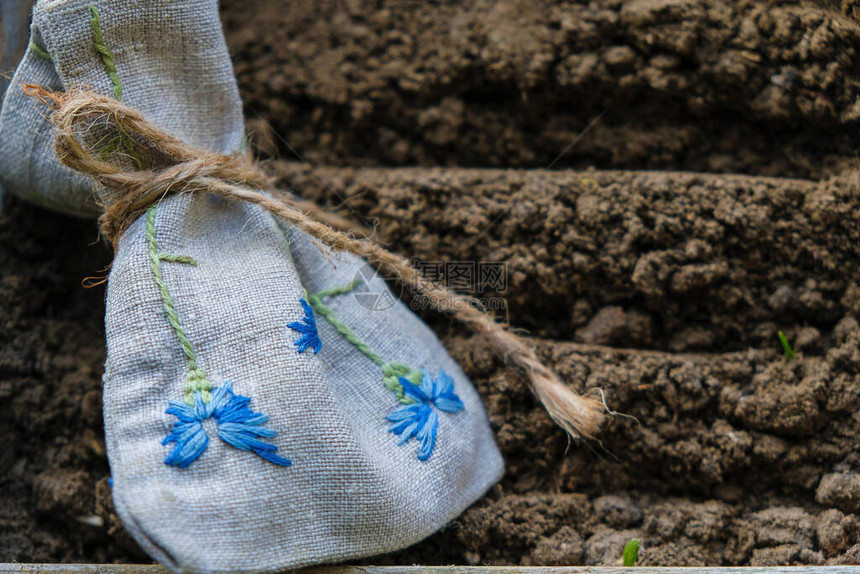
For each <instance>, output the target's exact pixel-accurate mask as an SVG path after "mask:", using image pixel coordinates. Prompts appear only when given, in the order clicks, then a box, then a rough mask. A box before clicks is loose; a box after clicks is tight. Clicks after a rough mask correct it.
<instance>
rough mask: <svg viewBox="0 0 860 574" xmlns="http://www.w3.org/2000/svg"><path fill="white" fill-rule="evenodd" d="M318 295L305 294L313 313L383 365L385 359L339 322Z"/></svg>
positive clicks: (368, 356) (369, 357) (370, 357)
mask: <svg viewBox="0 0 860 574" xmlns="http://www.w3.org/2000/svg"><path fill="white" fill-rule="evenodd" d="M346 292H347V291H344V293H346ZM323 293H325V292H323ZM320 295H321V294H316V295H311V294H306V297H307V300H308V303H310V304H311V307H313V310H314V313H316V314H317V315H320V316H321V317H322V318H323V319H325V320H326V321H328V322H329V323H331V326H332V327H334V328H335V329H337V331H338V333H340V334H341V335H343V336H344V338H345V339H346V340H347V341H349V342H350V343H352V344H353V346H355V348H357V349H358V350H359V351H361V352H362V353H364V355H365V356H366V357H367V358H368V359H370V360H371V361H373V362H374V363H376V364H377V365H379V366H382V365H384V364H385V361H383V360H382V357H380V356H379V355H377V354H376V353H374V352H373V351H372V350H370V347H368V346H367V344H366V343H365V342H364V341H362V340H361V339H359V338H358V335H356V334H355V333H354V332H353V330H352V329H350V328H349V327H347V326H346V325H345V324H344V323H343V322H341V321H340V319H338V318H337V316H336V315H335V314H334V311H332V310H331V308H330V307H329V306H328V305H326V304H325V303H323V302H322V299H321V297H320Z"/></svg>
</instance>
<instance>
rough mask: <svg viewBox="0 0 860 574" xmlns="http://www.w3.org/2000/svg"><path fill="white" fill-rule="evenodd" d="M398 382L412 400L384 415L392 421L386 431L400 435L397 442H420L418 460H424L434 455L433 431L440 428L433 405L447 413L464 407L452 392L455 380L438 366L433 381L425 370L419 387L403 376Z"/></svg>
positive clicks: (434, 436)
mask: <svg viewBox="0 0 860 574" xmlns="http://www.w3.org/2000/svg"><path fill="white" fill-rule="evenodd" d="M400 384H401V385H403V392H404V395H406V396H408V397H409V398H411V399H412V400H413V401H415V402H414V403H413V404H411V405H404V406H402V407H400V408H398V409H397V410H396V411H394V412H393V413H391V414H390V415H388V416H387V417H385V418H386V419H387V420H388V421H389V422H390V423H391V428H390V429H388V430H389V432H393V433H394V434H396V435H398V436H400V442H399V443H397V444H398V445H402V444H404V443H405V442H407V441H408V440H409V439H411V438H415V440H417V441H419V442H421V448H420V449H419V450H418V460H427V459H428V458H430V455H431V454H433V447H434V445H435V444H436V430H437V428H438V427H439V415H437V414H436V411H435V410H433V407H436V409H438V410H440V411H443V412H446V413H455V412H457V411H462V410H463V409H465V408H466V407H465V406H464V405H463V401H461V400H460V397H458V396H457V395H456V394H455V393H454V379H453V378H451V376H450V375H448V374H447V373H446V372H445V371H443V370H441V369H440V370H439V376H438V377H437V378H436V380H435V381H434V380H433V378H432V377H431V376H430V373H429V372H427V371H426V370H424V375H423V376H422V377H421V386H420V387H419V386H417V385H414V384H412V382H410V381H409V379H407V378H406V377H400Z"/></svg>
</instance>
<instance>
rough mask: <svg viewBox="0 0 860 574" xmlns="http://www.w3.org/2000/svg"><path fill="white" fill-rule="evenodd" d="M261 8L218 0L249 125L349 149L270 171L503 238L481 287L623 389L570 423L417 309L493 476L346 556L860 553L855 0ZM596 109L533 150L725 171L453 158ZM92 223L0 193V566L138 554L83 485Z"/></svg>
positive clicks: (836, 558)
mask: <svg viewBox="0 0 860 574" xmlns="http://www.w3.org/2000/svg"><path fill="white" fill-rule="evenodd" d="M269 4H270V3H268V2H263V1H262V0H248V1H245V2H237V1H235V0H225V1H224V2H223V6H224V11H225V12H224V13H225V21H226V24H227V29H228V37H229V42H230V44H231V48H232V50H233V53H234V56H235V58H236V67H237V71H238V74H239V78H240V81H241V84H242V90H243V96H244V97H245V99H246V102H247V111H248V116H249V118H250V120H251V123H252V124H253V125H254V126H255V129H256V130H257V132H258V134H257V136H256V137H257V143H258V145H259V146H260V147H262V148H263V149H265V150H268V151H269V152H270V153H271V154H273V155H277V154H281V155H284V156H287V155H288V154H289V157H293V156H292V152H291V151H290V149H289V148H293V149H295V150H296V151H297V152H298V153H299V154H301V155H302V156H303V157H305V158H308V159H309V160H311V161H313V162H317V163H324V164H344V165H351V166H353V167H351V168H342V169H341V168H316V169H314V168H311V167H310V166H309V165H307V164H305V165H302V164H298V163H287V162H283V161H279V162H273V163H272V164H271V167H272V170H273V171H274V172H275V173H276V174H277V175H278V177H279V178H280V179H281V182H282V183H283V184H284V185H285V186H287V187H290V188H292V189H294V190H296V191H297V192H298V193H300V194H301V195H303V196H304V197H307V198H311V199H314V200H316V201H318V202H319V203H322V204H325V205H328V206H330V207H333V208H337V209H339V210H341V211H343V212H345V213H347V214H352V215H353V216H354V217H355V218H356V219H357V220H362V221H365V222H367V223H368V224H370V225H374V224H378V227H377V228H376V229H377V233H378V236H379V238H380V239H382V240H383V241H385V242H386V243H387V244H388V245H389V246H390V247H391V248H393V249H395V250H397V251H398V252H400V253H402V254H403V255H405V256H407V257H410V258H415V259H421V260H424V261H437V260H446V261H479V262H503V263H504V264H505V265H506V277H507V279H508V281H507V285H506V289H504V290H503V291H501V292H497V291H488V292H486V293H483V294H482V296H484V297H498V298H504V300H505V301H506V304H507V308H506V310H505V311H502V312H500V315H502V316H505V314H506V316H507V317H508V318H509V320H510V322H511V324H513V325H516V326H518V327H523V328H525V329H528V331H529V332H530V333H531V335H532V336H533V337H534V341H535V343H536V344H537V346H538V347H539V349H540V352H541V354H542V356H543V357H544V358H545V359H546V361H547V363H548V364H549V365H550V366H552V367H553V368H555V369H556V370H557V371H558V372H559V373H560V374H561V375H562V376H563V378H565V380H567V381H569V382H570V383H571V384H572V385H573V386H575V387H576V388H577V389H580V390H585V389H598V388H599V389H602V390H603V392H604V393H605V396H606V400H607V403H608V404H609V406H610V407H611V408H612V409H615V410H617V411H619V412H621V413H625V415H628V416H621V415H619V416H616V417H614V418H613V419H612V420H610V422H609V424H608V425H607V426H606V429H605V431H604V432H603V434H602V435H601V442H600V443H597V442H592V443H575V444H573V445H568V442H567V440H566V438H565V436H564V435H563V433H562V432H561V431H560V430H559V429H558V428H557V427H556V426H555V425H553V423H552V422H551V421H550V420H549V418H548V417H547V416H546V414H545V413H544V411H543V410H542V409H541V408H540V407H538V406H537V404H536V402H535V400H534V399H533V397H532V396H531V395H530V393H529V391H528V389H527V388H526V386H525V384H524V382H523V381H522V379H521V378H520V377H519V376H518V375H517V374H515V373H513V372H511V371H509V370H507V369H505V368H504V366H503V365H502V364H501V363H500V362H499V360H497V359H495V358H494V357H493V355H492V354H491V353H490V351H489V349H488V348H487V347H486V346H485V344H484V343H483V342H482V341H480V340H479V339H477V338H474V337H470V336H468V334H465V333H464V332H463V331H462V330H461V329H460V328H459V327H457V326H456V325H454V324H452V323H451V322H450V321H449V320H448V319H447V318H442V317H439V316H436V315H434V314H432V313H428V312H422V316H424V317H425V318H426V319H427V320H428V321H429V322H430V323H431V325H433V326H434V327H435V328H436V330H437V332H438V333H440V335H442V336H443V338H444V341H445V342H446V345H447V346H448V348H449V349H450V350H451V352H452V353H453V354H454V356H455V357H456V358H457V359H458V360H459V361H460V362H461V364H462V365H463V366H464V368H465V370H466V371H467V373H468V374H469V375H470V376H471V377H472V378H473V380H474V381H475V383H476V384H477V385H478V387H479V390H480V391H481V393H482V395H483V397H484V398H485V404H486V406H487V409H488V412H489V415H490V419H491V422H492V425H493V428H494V429H495V431H496V433H497V438H498V442H499V445H500V447H501V448H502V451H503V453H504V455H505V458H506V461H507V470H508V472H507V475H506V477H505V478H504V479H503V481H502V483H501V484H500V485H499V486H497V487H495V488H494V489H493V490H492V491H491V493H490V494H489V495H488V496H487V497H485V499H484V500H482V501H481V502H479V503H477V504H476V505H475V506H474V507H473V508H471V509H470V510H468V511H467V512H466V513H465V514H464V515H463V516H462V517H461V518H460V519H458V520H457V521H455V522H454V523H453V524H452V525H451V526H450V527H448V528H446V529H445V530H444V531H443V532H441V533H439V534H437V535H435V536H433V537H431V538H430V539H428V540H427V541H425V542H423V543H421V544H418V545H416V546H415V547H413V548H410V549H407V550H405V551H402V552H400V553H397V554H394V555H391V556H385V557H376V558H374V559H372V560H368V562H373V563H400V564H403V563H406V564H409V563H425V564H435V563H458V564H483V563H487V564H522V565H527V564H533V565H556V564H571V565H572V564H614V563H616V562H617V561H618V559H619V557H620V554H621V549H622V548H623V546H624V543H625V542H626V540H627V539H629V538H631V537H639V538H641V539H642V541H643V549H642V553H641V562H640V563H642V564H660V565H697V564H709V565H735V564H738V565H749V564H756V565H763V564H819V563H860V522H858V518H857V516H860V455H858V453H857V449H856V445H857V444H858V441H860V415H858V414H857V413H858V409H860V325H858V321H857V317H858V315H860V287H858V284H860V281H858V279H860V264H858V261H860V186H858V184H857V181H856V180H855V178H854V177H852V176H849V175H847V173H848V172H847V171H845V170H844V168H845V167H846V166H850V165H852V162H854V159H853V158H854V157H855V156H854V153H855V152H854V144H853V142H854V141H856V139H857V129H858V127H860V124H858V120H860V104H858V103H857V102H858V101H860V99H858V96H860V84H858V83H857V81H856V80H854V79H853V78H857V77H860V74H858V72H860V70H858V67H860V57H858V55H856V54H857V52H858V48H860V28H858V27H857V25H856V24H855V23H854V22H853V21H852V20H851V19H850V18H849V16H851V15H852V14H854V12H853V10H854V8H852V6H854V4H853V3H852V2H845V3H844V5H845V11H846V13H847V14H848V16H843V15H841V14H840V6H839V5H838V2H835V1H834V2H828V1H826V0H821V1H818V2H803V3H800V2H798V3H790V2H781V3H780V5H779V6H773V5H770V4H769V3H766V2H753V1H744V2H741V1H736V0H735V1H732V2H722V1H718V0H714V1H710V2H709V1H695V0H631V1H628V2H623V3H622V2H618V1H606V0H604V1H596V2H591V3H587V4H568V3H564V2H544V3H541V2H538V3H534V2H517V1H512V0H511V1H503V0H498V1H496V2H493V3H490V4H486V3H476V2H457V3H424V2H403V1H397V2H395V1H385V2H381V3H373V5H372V6H371V5H369V4H368V5H367V6H365V3H362V2H352V1H347V2H341V3H324V2H311V1H304V0H301V1H295V2H288V3H284V4H283V5H282V6H278V7H277V9H276V8H273V7H271V6H270V5H269ZM604 110H606V113H605V115H603V116H602V117H601V118H600V120H599V121H598V122H597V123H596V124H595V125H594V127H593V128H592V129H591V130H589V131H588V133H587V134H586V135H585V137H583V138H582V139H581V140H579V141H577V143H576V144H575V145H573V146H572V147H571V148H570V149H569V151H568V153H567V154H565V155H564V156H563V157H562V158H561V159H560V160H558V161H557V162H555V164H554V167H556V168H557V167H560V166H566V167H570V166H572V167H579V168H585V167H587V166H591V165H594V166H597V167H600V168H601V169H608V168H623V169H627V170H630V169H636V168H646V167H647V168H661V169H672V170H705V171H712V172H728V171H736V172H741V173H745V174H747V175H743V176H742V175H694V174H689V173H675V172H653V173H645V172H641V173H637V172H633V171H595V170H586V169H581V170H580V171H545V170H522V171H519V170H512V169H506V170H489V169H484V170H478V169H452V168H450V166H452V165H462V166H472V167H474V166H496V167H510V166H525V167H542V166H547V165H550V164H551V163H553V162H554V160H555V159H556V157H557V156H558V155H559V154H560V153H561V152H562V151H564V150H565V149H566V148H567V146H568V145H569V144H571V142H573V141H574V140H575V139H576V137H577V134H578V133H579V132H580V131H582V130H583V129H584V128H585V127H586V126H587V125H588V124H589V122H591V121H592V120H593V119H595V118H596V117H598V116H599V115H600V114H601V112H603V111H604ZM258 114H259V116H258ZM267 122H268V124H267ZM269 124H271V126H274V130H275V131H277V132H278V133H279V135H280V136H281V138H283V140H278V139H277V138H276V137H274V132H273V131H272V130H271V129H270V128H269V127H268V125H269ZM286 142H289V144H287V143H286ZM370 164H373V165H387V166H396V165H401V164H420V165H423V166H447V168H446V169H442V168H439V167H436V168H432V167H422V168H414V169H388V168H363V167H362V166H365V165H370ZM835 173H841V174H842V175H840V176H839V177H835V176H833V174H835ZM764 175H792V176H803V177H813V178H821V182H820V183H819V182H816V181H802V180H788V179H775V178H768V177H751V176H764ZM95 233H96V232H95V224H94V223H92V222H83V221H78V220H73V219H70V218H67V217H64V216H60V215H55V214H51V213H48V212H45V211H42V210H39V209H36V208H33V207H30V206H27V205H25V204H23V203H21V202H20V201H17V200H14V199H12V198H9V199H7V200H6V201H5V202H4V213H3V214H2V215H0V266H2V269H3V272H2V273H0V301H2V303H0V441H2V442H3V444H5V445H6V447H5V448H3V449H0V469H3V471H0V561H13V560H17V561H28V562H30V561H48V562H57V561H68V562H71V561H87V562H114V561H141V560H146V557H145V556H144V555H143V554H142V553H141V552H140V550H139V549H137V548H136V547H135V545H134V543H133V542H131V541H130V540H129V538H128V536H127V535H126V534H125V533H124V531H123V530H122V527H121V525H120V524H119V523H118V521H117V518H116V516H115V514H114V513H113V511H112V508H111V503H110V489H109V487H108V485H107V477H108V474H109V470H108V467H107V462H106V459H105V456H104V442H103V436H102V428H101V407H100V398H101V396H100V395H101V389H100V375H101V372H102V362H103V360H104V335H103V326H102V319H103V313H104V304H103V295H104V291H103V288H102V287H97V288H95V289H91V290H85V289H82V288H81V287H80V281H81V279H82V278H83V277H85V276H88V275H94V274H97V273H98V270H100V269H103V268H105V267H106V266H107V265H108V264H109V261H110V254H109V253H108V251H107V250H106V249H104V248H103V247H102V246H100V245H96V246H90V245H89V244H90V243H92V242H93V241H94V240H95ZM406 295H407V298H408V297H410V294H409V293H407V294H406ZM411 300H412V301H413V302H416V301H418V300H417V299H411ZM780 330H781V331H783V332H784V333H785V335H786V336H787V337H788V339H789V340H790V341H791V342H792V343H793V345H794V348H795V350H796V351H797V352H798V355H799V358H798V359H796V360H788V359H786V358H785V357H784V356H783V354H782V353H781V351H780V349H779V343H778V341H777V338H776V333H777V331H780ZM630 417H635V419H633V418H630ZM81 520H85V521H87V522H88V524H84V523H82V522H81Z"/></svg>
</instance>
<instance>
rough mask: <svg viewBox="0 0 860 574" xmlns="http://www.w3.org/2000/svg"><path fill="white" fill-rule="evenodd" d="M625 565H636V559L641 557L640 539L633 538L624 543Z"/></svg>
mask: <svg viewBox="0 0 860 574" xmlns="http://www.w3.org/2000/svg"><path fill="white" fill-rule="evenodd" d="M623 557H624V565H625V566H636V560H638V559H639V539H638V538H632V539H630V540H628V541H627V544H625V545H624V554H623Z"/></svg>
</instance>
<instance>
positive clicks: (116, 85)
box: [34, 2, 143, 170]
mask: <svg viewBox="0 0 860 574" xmlns="http://www.w3.org/2000/svg"><path fill="white" fill-rule="evenodd" d="M90 24H91V25H92V27H93V45H94V46H95V48H96V51H97V52H98V53H99V54H100V55H101V57H102V63H103V64H104V66H105V70H106V71H107V74H108V77H109V78H110V83H111V85H112V86H113V93H114V96H116V99H118V100H122V82H120V80H119V76H118V75H117V71H116V61H114V59H113V53H112V52H111V51H110V48H108V47H107V44H106V43H105V38H104V35H103V34H102V27H101V18H100V16H99V9H98V8H97V7H96V5H95V4H93V3H92V2H90ZM34 51H35V49H34ZM36 53H38V52H36ZM48 57H49V58H50V56H48ZM118 144H119V145H122V147H123V149H125V153H127V154H128V156H129V157H130V158H131V159H132V160H133V161H134V163H135V165H137V169H141V170H142V169H143V160H142V159H141V158H140V154H139V153H137V149H136V148H135V147H134V140H132V139H131V136H129V135H128V134H127V133H125V132H124V131H122V130H120V132H119V134H117V135H115V136H114V137H112V138H111V139H110V140H108V142H107V143H106V144H105V145H104V146H103V147H102V148H101V149H100V150H99V155H98V157H99V159H100V160H101V161H104V160H105V159H107V156H108V155H110V153H111V152H113V151H114V150H115V149H116V146H117V145H118Z"/></svg>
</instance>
